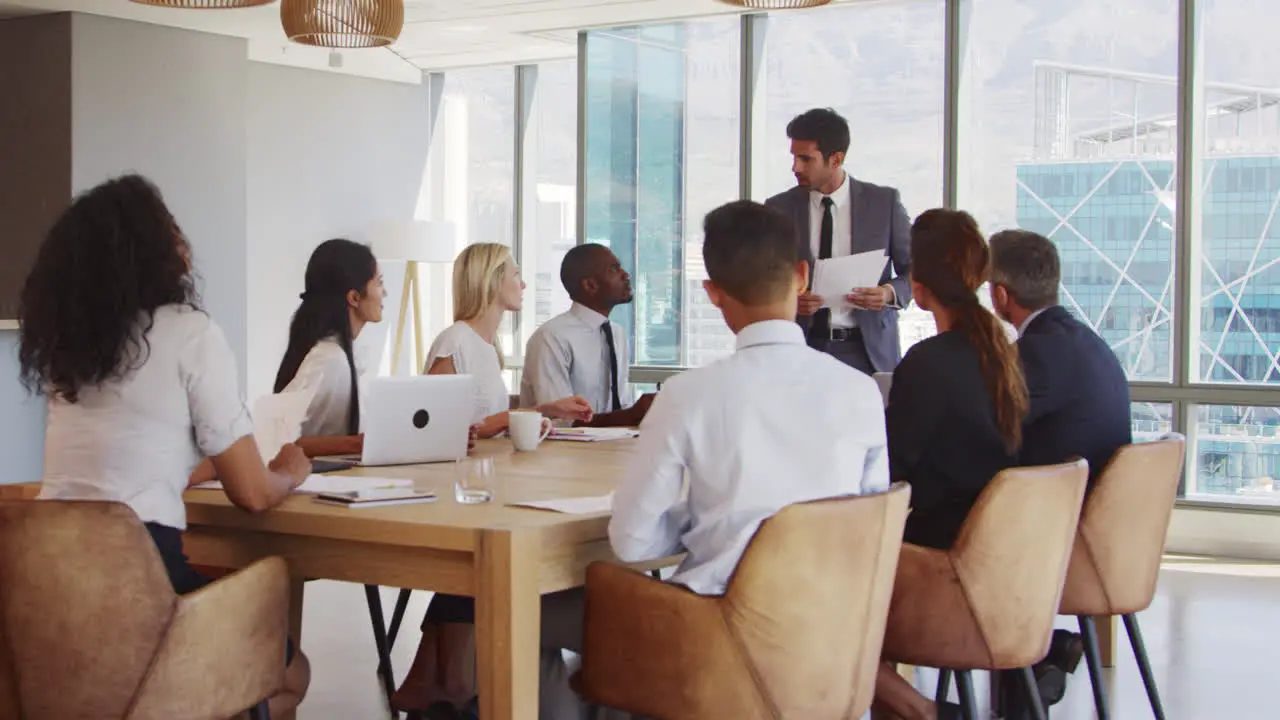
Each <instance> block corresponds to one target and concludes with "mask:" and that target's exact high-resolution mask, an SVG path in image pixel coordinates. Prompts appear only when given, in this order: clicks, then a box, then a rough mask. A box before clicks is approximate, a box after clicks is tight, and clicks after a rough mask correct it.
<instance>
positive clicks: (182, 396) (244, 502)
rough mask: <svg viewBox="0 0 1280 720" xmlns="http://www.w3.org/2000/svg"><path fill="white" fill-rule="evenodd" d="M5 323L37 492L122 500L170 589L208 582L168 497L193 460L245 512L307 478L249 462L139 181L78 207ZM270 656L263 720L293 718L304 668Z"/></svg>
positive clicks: (215, 357) (289, 461) (180, 242)
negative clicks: (25, 397) (280, 683)
mask: <svg viewBox="0 0 1280 720" xmlns="http://www.w3.org/2000/svg"><path fill="white" fill-rule="evenodd" d="M19 315H20V318H21V328H22V329H21V339H20V349H19V361H20V363H21V366H22V379H23V382H24V383H25V384H26V386H27V388H28V389H29V390H30V391H32V392H38V393H41V394H43V395H45V396H46V397H47V398H48V411H49V412H48V419H47V421H46V426H45V474H44V481H43V484H42V487H41V492H40V497H41V498H43V499H53V500H109V501H116V502H120V503H124V504H126V505H128V506H129V507H130V508H132V509H133V511H134V512H135V513H136V514H137V515H138V517H139V519H141V520H142V521H143V523H145V525H146V527H147V530H148V531H149V532H150V534H151V537H152V539H153V540H154V542H155V544H156V548H157V549H158V550H159V552H160V556H161V558H162V559H163V560H164V565H165V569H166V570H167V571H168V574H169V579H170V581H171V582H172V584H173V588H174V590H175V591H176V592H178V593H183V594H185V593H190V592H194V591H195V590H198V589H199V588H200V587H202V586H204V585H205V584H207V583H208V582H209V579H208V578H206V577H204V576H202V575H201V574H200V573H199V572H197V571H196V570H195V569H194V568H193V567H192V566H191V565H190V564H189V563H188V561H187V557H186V555H184V554H183V551H182V531H183V530H185V529H186V526H187V515H186V506H185V505H184V504H183V502H182V493H183V491H185V490H186V489H187V485H188V478H189V477H191V475H192V471H193V470H194V469H195V467H196V466H197V464H199V463H200V462H201V460H202V459H203V458H206V457H208V458H210V459H211V460H212V466H213V469H214V470H215V471H216V473H217V475H218V477H219V479H221V481H222V486H223V488H224V489H225V491H226V493H227V497H228V498H230V500H231V502H232V503H234V504H235V505H237V506H238V507H241V508H243V509H245V510H247V511H249V512H253V513H259V512H265V511H267V510H270V509H271V508H273V507H275V506H277V505H279V504H280V503H282V502H284V500H285V498H287V497H288V496H289V493H290V491H291V490H292V489H293V488H294V487H297V486H298V485H299V484H301V483H302V481H303V480H305V479H306V477H307V474H308V473H309V472H310V470H311V464H310V462H309V461H308V460H307V458H306V456H305V455H304V454H303V452H302V450H301V449H300V448H298V446H296V445H286V446H284V448H282V449H281V451H280V454H279V455H277V456H276V458H275V459H274V460H273V461H272V462H271V463H270V464H269V465H264V464H263V462H262V458H261V456H260V454H259V450H258V446H257V443H255V442H254V440H253V434H252V433H253V424H252V422H251V421H250V419H249V413H248V412H247V411H246V410H245V406H244V402H243V401H242V400H241V395H240V388H239V387H238V385H237V380H236V364H235V362H236V361H235V357H234V356H233V355H232V353H231V348H230V347H229V346H228V345H227V340H226V338H225V337H224V336H223V334H222V330H220V329H219V328H218V326H217V324H215V323H214V322H213V320H212V319H210V318H209V316H208V315H206V314H205V313H204V312H202V311H200V310H199V309H198V308H197V306H196V292H195V287H194V283H193V281H192V277H191V248H190V246H189V245H188V243H187V240H186V238H185V237H184V236H183V235H182V231H181V230H180V229H179V228H178V225H177V223H176V222H175V221H174V218H173V216H172V215H171V214H170V213H169V210H168V208H167V207H165V204H164V201H163V200H162V199H161V197H160V193H159V191H158V190H156V188H155V186H153V185H152V184H151V183H150V182H148V181H147V180H146V179H144V178H142V177H139V176H137V175H129V176H125V177H121V178H117V179H114V180H110V181H108V182H105V183H103V184H102V185H99V186H98V187H96V188H93V189H92V190H90V191H88V192H86V193H84V194H83V195H81V196H80V197H78V198H76V200H75V202H74V203H72V205H71V207H70V208H68V209H67V210H66V211H65V212H64V213H63V214H62V216H61V217H60V218H59V219H58V221H57V223H56V224H55V225H54V226H53V229H52V230H50V232H49V235H48V237H47V238H46V239H45V241H44V244H43V245H41V247H40V251H39V254H38V255H37V257H36V262H35V265H34V267H33V268H32V270H31V274H30V275H29V276H28V277H27V281H26V284H25V286H24V287H23V290H22V298H21V309H20V311H19ZM282 650H284V651H285V656H286V663H287V666H288V667H287V670H286V671H285V680H284V687H282V688H281V690H280V693H279V694H277V695H276V696H275V697H273V698H271V700H270V703H269V704H270V710H271V712H272V713H273V714H275V713H284V712H288V711H291V710H292V709H293V708H295V707H297V705H298V703H300V702H301V701H302V698H303V696H304V695H305V694H306V690H307V685H308V684H309V682H310V669H309V666H308V663H307V659H306V657H305V656H303V654H302V653H301V652H296V651H294V649H293V645H292V643H290V644H289V647H288V648H282ZM228 661H230V662H234V659H231V658H229V659H228Z"/></svg>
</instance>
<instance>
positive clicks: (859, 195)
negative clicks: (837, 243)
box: [764, 175, 911, 372]
mask: <svg viewBox="0 0 1280 720" xmlns="http://www.w3.org/2000/svg"><path fill="white" fill-rule="evenodd" d="M846 177H847V179H848V182H847V183H846V185H847V186H848V188H849V197H850V199H851V200H852V202H851V203H850V205H849V208H850V215H851V220H852V222H851V225H852V226H853V227H852V229H851V233H850V234H851V235H852V236H853V238H852V240H853V242H852V244H851V247H852V248H853V253H854V254H855V255H856V254H857V253H863V252H870V251H872V250H880V251H883V252H884V254H885V255H886V256H887V257H888V260H887V261H886V262H885V267H884V273H883V275H881V277H880V284H881V285H884V284H889V285H892V286H893V292H894V294H895V295H896V296H897V304H898V307H903V308H905V307H906V306H907V305H909V304H911V282H910V280H909V279H908V277H909V275H910V272H911V218H910V217H908V216H907V210H906V208H904V207H903V206H902V198H901V197H899V195H898V190H897V189H896V188H891V187H882V186H880V185H873V184H871V183H868V182H862V181H861V180H855V179H854V178H853V176H852V175H848V176H846ZM764 204H765V205H768V206H769V207H772V208H775V209H778V210H781V211H782V212H784V213H786V215H787V217H789V218H791V221H792V222H793V223H794V224H795V227H796V245H797V247H798V249H799V250H800V257H801V258H803V259H805V260H807V261H809V267H810V270H812V269H813V261H814V257H813V246H812V245H811V236H812V234H811V231H810V226H809V223H810V222H812V221H813V220H812V219H811V217H810V215H811V213H810V207H811V205H810V202H809V190H808V189H807V188H802V187H793V188H791V189H790V190H787V191H786V192H782V193H779V194H777V195H774V196H773V197H771V198H769V199H768V200H766V201H765V202H764ZM819 222H821V220H820V219H819ZM811 274H812V273H811ZM850 289H851V290H852V288H850ZM854 316H855V317H856V318H857V321H858V328H859V329H860V330H862V341H863V343H865V344H866V347H867V356H868V357H870V358H871V365H872V366H873V367H874V368H875V370H876V372H893V369H894V368H896V367H897V366H898V362H899V361H900V360H902V343H901V342H900V341H899V340H898V311H897V309H895V308H890V307H886V308H885V309H883V310H879V311H871V310H855V311H854ZM798 321H799V322H800V325H801V326H802V327H803V328H804V329H805V332H806V334H807V333H808V330H809V324H810V323H811V322H812V318H808V317H802V318H799V319H798Z"/></svg>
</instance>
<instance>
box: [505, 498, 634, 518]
mask: <svg viewBox="0 0 1280 720" xmlns="http://www.w3.org/2000/svg"><path fill="white" fill-rule="evenodd" d="M509 504H510V505H511V506H513V507H527V508H534V509H535V510H554V511H555V512H559V513H565V514H566V515H594V514H596V513H604V512H609V511H610V510H613V493H609V494H608V495H597V496H594V497H576V498H555V499H554V500H530V501H528V502H517V503H509Z"/></svg>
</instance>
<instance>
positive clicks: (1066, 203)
mask: <svg viewBox="0 0 1280 720" xmlns="http://www.w3.org/2000/svg"><path fill="white" fill-rule="evenodd" d="M1036 73H1037V75H1036V77H1037V97H1038V98H1039V99H1040V100H1041V102H1040V103H1039V104H1038V108H1040V112H1039V113H1038V116H1037V118H1036V157H1035V159H1033V160H1031V161H1028V162H1024V163H1021V164H1019V166H1018V167H1017V224H1018V225H1019V226H1020V227H1023V228H1026V229H1028V230H1034V231H1036V232H1039V233H1041V234H1043V235H1046V236H1048V237H1050V238H1051V239H1053V241H1054V242H1055V243H1056V244H1057V246H1058V249H1059V252H1060V254H1061V257H1062V264H1063V283H1062V298H1061V299H1062V303H1063V305H1065V306H1066V307H1068V308H1069V309H1070V310H1071V311H1072V312H1073V313H1075V314H1076V316H1077V317H1079V318H1080V319H1081V320H1083V321H1084V322H1086V323H1088V324H1089V325H1090V326H1091V327H1093V328H1094V329H1095V330H1096V331H1097V332H1098V333H1099V334H1100V335H1101V336H1102V337H1103V338H1105V339H1106V340H1107V342H1108V343H1109V344H1110V345H1111V347H1112V348H1113V349H1114V350H1115V352H1116V355H1117V356H1118V357H1119V358H1120V361H1121V363H1122V364H1123V365H1124V367H1125V370H1126V371H1127V372H1128V374H1129V377H1130V378H1131V379H1132V380H1136V381H1152V382H1166V381H1168V380H1169V378H1170V376H1171V373H1172V365H1173V363H1172V350H1171V349H1172V347H1173V343H1172V335H1171V333H1172V329H1173V323H1172V318H1173V304H1172V295H1171V288H1172V287H1173V283H1174V277H1173V268H1174V264H1173V258H1172V257H1171V253H1172V252H1173V249H1174V247H1175V246H1174V222H1175V219H1174V213H1175V210H1176V206H1175V200H1174V197H1175V189H1176V188H1175V186H1174V180H1175V178H1174V173H1175V162H1174V158H1173V157H1172V152H1173V147H1174V146H1173V137H1174V136H1173V133H1174V131H1175V129H1176V127H1175V125H1174V122H1173V121H1174V117H1173V115H1172V114H1171V113H1159V112H1156V113H1152V114H1151V115H1149V116H1143V115H1142V114H1141V110H1140V108H1133V107H1129V103H1130V102H1132V103H1133V104H1134V105H1136V104H1137V103H1138V98H1140V97H1142V93H1143V91H1144V90H1145V89H1146V88H1147V87H1149V86H1158V85H1162V84H1164V85H1167V84H1168V83H1171V82H1173V78H1160V77H1149V76H1144V75H1139V74H1126V73H1119V72H1116V71H1115V70H1108V69H1101V68H1099V69H1092V68H1083V67H1070V66H1054V65H1050V64H1038V65H1037V67H1036ZM1100 77H1102V78H1107V80H1108V81H1109V82H1111V83H1117V84H1121V85H1123V86H1128V87H1125V88H1124V90H1123V91H1122V92H1121V93H1119V96H1120V97H1122V98H1124V101H1122V102H1120V103H1118V104H1116V105H1111V106H1110V107H1108V111H1109V112H1108V115H1107V117H1108V118H1110V119H1111V120H1112V122H1109V123H1106V124H1103V125H1101V126H1094V127H1088V129H1086V130H1084V131H1076V130H1073V125H1074V124H1075V123H1074V120H1073V118H1072V117H1071V113H1070V108H1071V102H1070V99H1069V96H1070V89H1071V87H1072V83H1073V81H1075V80H1076V79H1077V78H1086V79H1096V78H1100ZM1208 91H1209V92H1211V93H1213V94H1214V95H1215V96H1216V98H1217V100H1216V102H1214V103H1213V104H1210V105H1209V106H1208V112H1207V114H1206V115H1207V116H1206V130H1207V132H1206V140H1205V143H1206V147H1205V152H1204V155H1203V162H1202V168H1201V175H1202V178H1203V180H1202V183H1203V185H1202V187H1203V192H1202V195H1201V198H1202V204H1201V207H1200V224H1201V227H1202V228H1203V233H1202V236H1201V238H1200V239H1199V242H1200V244H1201V247H1200V248H1198V253H1197V255H1198V256H1199V257H1200V258H1201V263H1200V267H1199V268H1198V270H1199V277H1198V278H1197V279H1198V281H1199V288H1198V297H1199V307H1198V313H1199V320H1200V324H1199V337H1198V341H1199V349H1198V350H1199V351H1198V353H1197V357H1198V360H1199V362H1198V366H1197V367H1196V368H1195V372H1196V373H1197V374H1198V377H1199V379H1200V380H1201V381H1203V382H1210V383H1237V384H1238V383H1249V384H1273V383H1280V365H1278V364H1277V352H1278V351H1280V292H1278V291H1280V268H1277V267H1276V266H1277V264H1280V243H1277V242H1276V240H1277V239H1280V218H1276V209H1277V204H1278V202H1280V148H1277V147H1276V145H1277V138H1276V135H1275V133H1274V131H1272V130H1271V128H1269V127H1268V125H1271V124H1274V118H1273V117H1271V116H1272V115H1273V114H1274V106H1275V105H1276V104H1277V103H1280V95H1275V94H1264V93H1262V92H1260V91H1258V90H1256V89H1253V88H1235V87H1231V86H1227V85H1214V86H1211V87H1210V88H1208ZM1114 96H1115V94H1114V93H1113V95H1112V97H1114ZM1094 122H1096V119H1095V120H1094ZM1163 410H1164V408H1162V407H1160V406H1156V407H1150V406H1148V405H1146V404H1139V405H1137V406H1135V409H1134V419H1135V429H1136V430H1137V431H1138V432H1139V434H1140V435H1147V436H1150V435H1153V434H1157V433H1159V432H1161V431H1162V430H1164V429H1167V428H1166V427H1165V425H1166V423H1165V422H1164V421H1163V420H1164V417H1163V415H1164V412H1163ZM1200 422H1201V423H1202V427H1201V431H1200V451H1201V452H1200V467H1199V468H1198V472H1197V475H1196V477H1197V479H1198V484H1197V487H1196V488H1195V490H1196V492H1198V493H1207V494H1222V493H1229V494H1236V495H1240V496H1248V495H1251V494H1266V493H1269V492H1273V491H1275V490H1277V489H1280V487H1277V485H1276V482H1275V480H1274V478H1276V477H1277V475H1278V471H1280V443H1278V442H1277V439H1276V430H1277V427H1278V426H1280V414H1277V413H1276V411H1275V410H1273V409H1271V408H1254V407H1237V406H1209V407H1204V408H1201V409H1200Z"/></svg>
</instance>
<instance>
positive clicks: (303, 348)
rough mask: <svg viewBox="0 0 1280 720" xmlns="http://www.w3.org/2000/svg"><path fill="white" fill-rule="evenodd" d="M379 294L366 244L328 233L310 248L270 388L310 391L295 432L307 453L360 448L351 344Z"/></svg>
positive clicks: (378, 303)
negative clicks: (286, 343) (330, 236)
mask: <svg viewBox="0 0 1280 720" xmlns="http://www.w3.org/2000/svg"><path fill="white" fill-rule="evenodd" d="M384 295H386V290H385V289H384V288H383V286H382V275H381V274H380V273H379V272H378V261H377V259H376V258H374V256H373V252H372V251H371V250H370V249H369V248H368V247H366V246H364V245H361V244H359V243H354V242H351V241H350V240H329V241H326V242H324V243H321V244H320V246H319V247H317V248H316V249H315V251H314V252H312V253H311V260H310V261H309V262H308V263H307V275H306V284H305V290H304V291H303V292H302V295H301V299H302V304H301V305H299V306H298V310H297V312H295V313H294V314H293V322H292V323H291V324H290V325H289V347H288V349H286V350H285V352H284V359H282V360H281V361H280V370H279V372H277V373H276V384H275V392H286V391H303V392H314V393H315V394H314V395H313V396H312V398H311V405H310V407H308V408H307V415H306V419H304V420H303V422H302V438H301V439H299V440H298V445H299V446H301V447H302V449H303V451H304V452H306V453H307V455H309V456H311V457H316V456H318V455H348V454H359V453H360V452H362V451H363V449H364V447H363V446H364V436H363V435H361V434H360V388H359V382H358V378H359V373H357V372H356V363H355V355H354V354H353V353H352V344H353V343H354V342H355V339H356V337H358V336H359V335H360V331H361V330H362V329H364V326H365V325H367V324H369V323H376V322H381V321H382V299H383V296H384Z"/></svg>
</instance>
